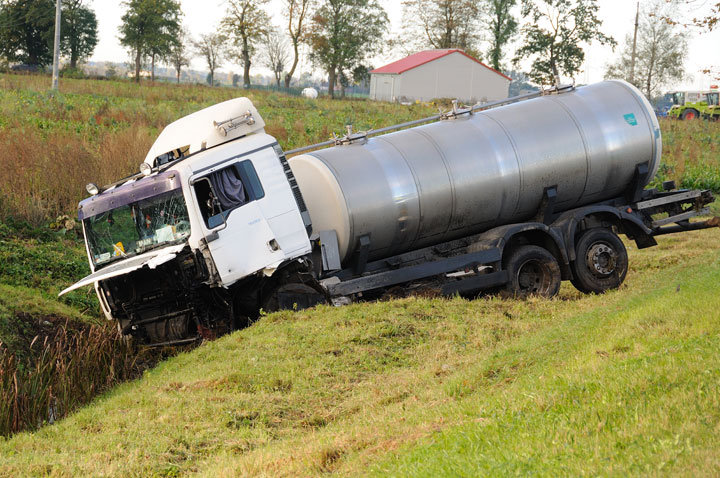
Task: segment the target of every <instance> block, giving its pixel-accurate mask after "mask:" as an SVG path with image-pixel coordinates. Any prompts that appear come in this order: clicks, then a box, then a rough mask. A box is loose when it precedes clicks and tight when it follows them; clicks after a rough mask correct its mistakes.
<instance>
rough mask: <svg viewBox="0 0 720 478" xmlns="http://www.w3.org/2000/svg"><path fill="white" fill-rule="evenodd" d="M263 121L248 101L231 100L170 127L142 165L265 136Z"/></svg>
mask: <svg viewBox="0 0 720 478" xmlns="http://www.w3.org/2000/svg"><path fill="white" fill-rule="evenodd" d="M264 128H265V121H264V120H263V119H262V117H261V116H260V114H259V113H258V111H257V109H256V108H255V106H254V105H253V104H252V101H250V100H249V99H247V98H234V99H232V100H228V101H225V102H223V103H219V104H217V105H213V106H210V107H208V108H205V109H202V110H200V111H197V112H195V113H192V114H190V115H188V116H185V117H183V118H180V119H179V120H177V121H175V122H173V123H170V124H169V125H167V126H166V127H165V129H164V130H163V131H162V133H160V136H158V138H157V140H155V143H154V144H153V145H152V147H151V148H150V151H149V152H148V154H147V156H146V157H145V161H144V162H145V163H147V164H149V165H150V166H151V167H155V166H156V165H157V164H156V159H157V160H158V163H164V162H168V160H174V159H180V158H181V157H183V156H188V155H190V154H193V153H196V152H198V151H202V150H203V149H207V148H211V147H213V146H217V145H218V144H221V143H226V142H228V141H231V140H233V139H237V138H240V137H243V136H247V135H249V134H252V133H258V132H264V131H265V130H264Z"/></svg>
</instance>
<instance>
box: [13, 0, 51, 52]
mask: <svg viewBox="0 0 720 478" xmlns="http://www.w3.org/2000/svg"><path fill="white" fill-rule="evenodd" d="M0 7H1V8H0V55H2V56H4V57H5V58H6V59H7V60H8V61H17V62H20V63H25V64H28V65H39V66H44V65H47V64H49V63H51V62H52V42H53V38H54V37H53V35H54V33H55V27H54V25H55V3H54V2H53V1H52V0H5V1H3V2H1V3H0Z"/></svg>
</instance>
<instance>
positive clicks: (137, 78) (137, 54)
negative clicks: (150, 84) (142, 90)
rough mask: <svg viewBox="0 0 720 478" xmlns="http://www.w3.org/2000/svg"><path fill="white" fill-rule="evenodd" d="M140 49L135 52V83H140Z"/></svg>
mask: <svg viewBox="0 0 720 478" xmlns="http://www.w3.org/2000/svg"><path fill="white" fill-rule="evenodd" d="M140 53H141V52H140V47H138V48H137V49H136V50H135V83H140V56H141V55H140Z"/></svg>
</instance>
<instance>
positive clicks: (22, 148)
mask: <svg viewBox="0 0 720 478" xmlns="http://www.w3.org/2000/svg"><path fill="white" fill-rule="evenodd" d="M47 80H48V79H47V78H46V77H44V76H15V75H0V151H2V152H3V154H2V155H0V184H2V189H1V190H0V218H3V217H8V216H13V217H15V218H17V219H24V220H28V221H30V222H31V223H33V224H36V225H37V224H42V223H45V222H47V221H49V220H52V219H54V218H55V217H56V216H58V215H59V214H69V215H71V216H74V215H75V210H76V206H77V203H78V201H79V200H80V199H82V198H83V197H85V195H86V194H85V184H87V183H88V182H91V181H92V182H95V183H98V184H101V185H102V184H108V183H110V182H112V181H115V180H117V179H119V178H122V177H125V176H127V175H129V174H131V173H134V172H137V171H138V168H139V165H140V163H141V162H142V160H143V159H144V158H145V154H146V153H147V151H148V149H149V148H150V146H151V144H152V143H153V141H154V139H155V137H156V136H157V135H158V134H159V132H160V131H161V130H162V128H164V127H165V126H166V125H167V124H169V123H171V122H172V121H174V120H176V119H178V118H180V117H182V116H185V115H187V114H189V113H192V112H194V111H197V110H198V109H201V108H203V107H206V106H209V105H212V104H215V103H218V102H220V101H225V100H228V99H231V98H234V97H237V96H241V95H246V96H248V97H249V98H250V99H251V100H252V101H253V102H254V103H255V105H256V106H257V108H258V110H259V111H260V113H261V114H262V116H263V118H264V119H265V121H266V123H267V128H266V130H267V132H268V133H269V134H271V135H273V136H275V137H276V138H277V139H278V141H279V142H280V145H281V146H282V147H283V148H284V149H286V150H288V149H291V148H295V147H298V146H304V145H307V144H312V143H315V142H319V141H325V140H327V139H329V138H330V137H331V135H332V133H333V132H335V133H337V134H342V133H343V132H344V125H346V124H353V125H354V127H355V129H356V130H367V129H371V128H379V127H381V126H388V125H391V124H395V123H399V122H404V121H409V120H412V119H418V118H421V117H425V116H428V115H431V114H434V113H436V112H437V109H436V107H435V106H433V105H428V104H416V105H412V106H402V105H393V104H389V103H378V102H371V101H366V100H354V101H333V100H329V99H319V100H308V99H304V98H298V97H293V96H287V95H283V94H278V93H272V92H267V91H257V90H250V91H245V90H239V89H231V88H209V87H205V86H191V85H172V84H166V83H157V84H143V85H141V86H138V85H136V84H134V83H132V82H127V81H98V80H73V79H63V80H62V82H61V92H60V94H58V95H56V96H51V95H50V94H49V93H48V92H47V83H48V81H47ZM662 130H663V135H664V138H663V139H664V146H663V148H664V150H663V153H664V158H665V159H664V162H663V166H662V168H661V170H660V174H659V175H658V178H657V180H656V183H657V184H659V183H660V182H661V181H663V180H668V179H674V180H676V181H677V182H678V186H682V187H690V188H696V187H697V188H709V189H713V190H714V191H716V192H720V159H719V158H720V123H708V122H704V121H694V122H679V121H669V120H663V121H662Z"/></svg>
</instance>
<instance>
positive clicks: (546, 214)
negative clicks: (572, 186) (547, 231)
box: [535, 185, 557, 226]
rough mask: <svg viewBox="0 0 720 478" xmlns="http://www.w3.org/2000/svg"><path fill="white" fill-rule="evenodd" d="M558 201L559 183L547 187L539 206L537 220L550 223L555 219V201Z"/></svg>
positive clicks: (546, 223)
mask: <svg viewBox="0 0 720 478" xmlns="http://www.w3.org/2000/svg"><path fill="white" fill-rule="evenodd" d="M556 202H557V185H555V186H550V187H549V188H545V190H544V191H543V197H542V202H541V203H540V207H539V208H538V212H537V215H536V216H535V221H537V222H542V223H543V224H545V225H548V226H549V225H550V224H552V222H553V221H554V220H555V216H556V215H555V203H556Z"/></svg>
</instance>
